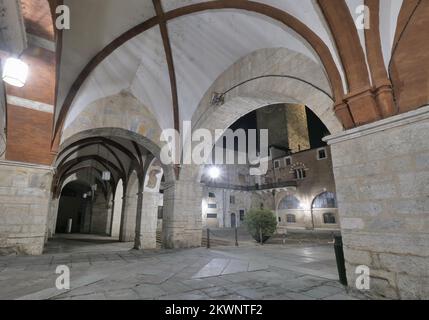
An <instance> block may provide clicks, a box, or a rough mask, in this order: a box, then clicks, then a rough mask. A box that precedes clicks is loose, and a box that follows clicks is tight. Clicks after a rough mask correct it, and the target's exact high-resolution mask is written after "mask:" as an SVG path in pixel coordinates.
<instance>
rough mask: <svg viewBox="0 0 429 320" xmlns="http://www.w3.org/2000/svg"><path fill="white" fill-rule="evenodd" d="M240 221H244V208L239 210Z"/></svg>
mask: <svg viewBox="0 0 429 320" xmlns="http://www.w3.org/2000/svg"><path fill="white" fill-rule="evenodd" d="M240 221H244V210H240Z"/></svg>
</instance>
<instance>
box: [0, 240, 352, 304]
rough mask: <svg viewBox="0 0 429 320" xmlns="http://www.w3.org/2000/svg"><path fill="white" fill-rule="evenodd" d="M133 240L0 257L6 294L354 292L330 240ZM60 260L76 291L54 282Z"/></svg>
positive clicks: (100, 296) (283, 296)
mask: <svg viewBox="0 0 429 320" xmlns="http://www.w3.org/2000/svg"><path fill="white" fill-rule="evenodd" d="M129 247H130V244H120V243H115V244H114V243H98V244H96V245H94V244H88V245H87V246H86V247H85V250H84V251H85V252H84V253H83V252H80V253H79V252H74V251H76V246H69V247H67V245H65V246H62V245H61V244H60V245H57V246H55V245H51V246H50V247H48V252H49V253H47V254H45V255H43V256H39V257H0V283H1V286H0V299H79V300H81V299H94V300H104V299H115V300H117V299H126V300H137V299H168V300H170V299H171V300H193V299H197V300H208V299H217V300H229V299H234V300H236V299H237V300H248V299H267V300H274V299H277V300H278V299H280V300H304V299H305V300H308V299H327V300H336V299H340V300H345V299H356V298H354V297H352V296H350V295H348V294H347V292H346V290H345V289H344V287H343V286H342V285H341V284H340V283H339V282H338V275H337V272H336V266H335V258H334V252H333V247H332V246H328V245H313V246H312V245H308V244H307V245H265V246H256V245H254V246H244V247H238V248H236V247H218V248H213V249H211V250H207V249H205V248H197V249H187V250H153V251H135V250H129ZM72 248H74V249H72ZM55 250H57V251H63V252H62V253H53V252H54V251H55ZM81 250H83V249H82V248H81ZM58 265H67V266H69V267H70V270H71V290H68V291H59V290H57V289H56V287H55V281H56V279H57V277H58V276H59V275H57V274H55V271H56V268H57V266H58Z"/></svg>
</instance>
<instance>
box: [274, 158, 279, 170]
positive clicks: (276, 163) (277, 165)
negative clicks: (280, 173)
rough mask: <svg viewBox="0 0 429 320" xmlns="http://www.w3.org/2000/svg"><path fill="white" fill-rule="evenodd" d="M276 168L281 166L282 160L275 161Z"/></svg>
mask: <svg viewBox="0 0 429 320" xmlns="http://www.w3.org/2000/svg"><path fill="white" fill-rule="evenodd" d="M274 168H275V169H278V168H280V161H279V160H275V161H274Z"/></svg>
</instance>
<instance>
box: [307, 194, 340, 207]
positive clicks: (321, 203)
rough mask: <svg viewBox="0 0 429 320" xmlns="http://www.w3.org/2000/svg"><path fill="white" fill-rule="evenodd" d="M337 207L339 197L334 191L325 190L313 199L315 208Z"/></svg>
mask: <svg viewBox="0 0 429 320" xmlns="http://www.w3.org/2000/svg"><path fill="white" fill-rule="evenodd" d="M332 208H337V199H336V198H335V193H333V192H323V193H322V194H319V195H318V196H317V197H316V198H315V199H314V201H313V209H332Z"/></svg>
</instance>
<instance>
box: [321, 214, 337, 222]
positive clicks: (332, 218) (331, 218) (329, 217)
mask: <svg viewBox="0 0 429 320" xmlns="http://www.w3.org/2000/svg"><path fill="white" fill-rule="evenodd" d="M323 222H324V223H325V224H336V223H337V219H335V215H334V214H333V213H325V214H324V215H323Z"/></svg>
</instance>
